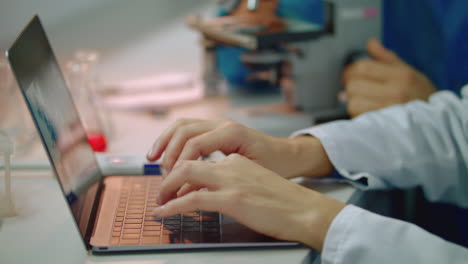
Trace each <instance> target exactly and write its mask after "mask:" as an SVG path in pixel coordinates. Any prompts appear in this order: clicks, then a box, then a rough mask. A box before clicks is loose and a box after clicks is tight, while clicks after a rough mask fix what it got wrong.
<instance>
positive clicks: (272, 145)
mask: <svg viewBox="0 0 468 264" xmlns="http://www.w3.org/2000/svg"><path fill="white" fill-rule="evenodd" d="M217 150H219V151H222V152H223V153H224V154H226V155H229V154H232V153H237V154H240V155H242V156H245V157H247V158H249V159H250V160H253V161H255V162H256V163H258V164H260V165H261V166H263V167H265V168H267V169H269V170H272V171H274V172H275V173H277V174H279V175H281V176H283V177H285V178H291V177H295V176H323V175H327V174H329V173H331V171H332V166H331V164H330V161H329V160H328V157H327V155H326V153H325V151H324V150H323V147H322V146H321V144H320V143H319V142H318V140H317V139H315V138H313V137H302V138H295V139H287V138H276V137H272V136H269V135H266V134H263V133H261V132H258V131H255V130H253V129H250V128H247V127H245V126H243V125H240V124H238V123H236V122H233V121H230V120H194V119H183V120H178V121H177V122H175V123H174V124H173V125H172V126H170V127H169V128H168V129H167V130H166V131H165V132H164V133H163V134H162V135H161V136H160V137H159V139H158V140H157V141H156V143H155V144H154V146H153V147H152V148H151V150H150V151H149V153H148V155H147V158H148V160H150V161H154V160H157V159H159V158H160V157H161V155H162V154H163V152H165V155H164V158H163V160H162V163H161V165H162V167H163V168H164V169H165V171H166V172H170V171H171V170H172V169H173V166H174V164H175V163H176V162H177V161H181V160H196V159H198V158H199V157H201V156H207V155H209V154H210V153H212V152H214V151H217ZM186 188H189V189H187V190H192V189H198V188H197V187H196V186H192V187H188V186H187V187H186ZM182 191H183V192H184V193H185V188H184V189H183V190H182Z"/></svg>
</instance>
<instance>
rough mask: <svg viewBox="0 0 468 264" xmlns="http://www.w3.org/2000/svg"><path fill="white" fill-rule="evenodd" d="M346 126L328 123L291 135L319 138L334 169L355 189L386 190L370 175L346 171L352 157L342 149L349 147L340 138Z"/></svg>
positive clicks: (384, 185) (378, 180)
mask: <svg viewBox="0 0 468 264" xmlns="http://www.w3.org/2000/svg"><path fill="white" fill-rule="evenodd" d="M345 122H346V121H345ZM344 126H346V123H343V122H334V123H328V124H324V125H320V126H316V127H312V128H306V129H302V130H299V131H296V132H294V133H293V134H292V135H291V137H298V136H301V135H311V136H314V137H316V138H318V139H319V140H320V143H322V146H323V148H324V149H325V152H326V153H327V155H328V158H329V159H330V161H331V163H332V165H333V167H334V168H335V169H336V170H337V171H338V172H339V173H340V175H341V176H343V177H344V178H345V179H346V180H347V181H348V182H349V183H350V184H351V185H353V186H354V187H356V188H359V189H361V190H367V189H385V188H386V186H387V184H386V183H385V182H384V181H382V180H381V179H379V178H377V177H375V176H373V175H371V174H370V173H367V172H350V171H349V170H347V169H346V165H345V164H346V159H348V160H349V159H350V157H349V156H348V157H345V155H343V152H344V151H341V150H342V148H345V147H346V146H347V144H346V140H347V139H346V138H344V139H342V137H340V134H342V133H343V131H344V130H343V127H344Z"/></svg>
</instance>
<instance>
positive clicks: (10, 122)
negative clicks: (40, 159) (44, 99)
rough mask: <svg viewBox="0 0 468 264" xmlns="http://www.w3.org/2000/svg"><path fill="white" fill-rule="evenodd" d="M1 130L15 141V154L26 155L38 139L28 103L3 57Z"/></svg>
mask: <svg viewBox="0 0 468 264" xmlns="http://www.w3.org/2000/svg"><path fill="white" fill-rule="evenodd" d="M0 129H1V130H3V131H5V132H6V133H7V134H8V136H9V137H10V138H12V139H13V142H14V145H15V153H19V154H24V153H26V152H27V151H28V150H29V149H30V148H31V146H32V145H33V143H34V141H35V139H36V138H37V132H36V129H35V128H34V123H33V121H32V119H31V116H30V114H29V111H28V110H27V108H26V103H25V102H24V99H23V97H22V96H21V94H20V89H19V87H18V84H17V83H16V81H15V80H14V77H13V73H12V72H11V69H10V65H9V64H8V61H7V59H6V58H5V57H3V56H1V57H0Z"/></svg>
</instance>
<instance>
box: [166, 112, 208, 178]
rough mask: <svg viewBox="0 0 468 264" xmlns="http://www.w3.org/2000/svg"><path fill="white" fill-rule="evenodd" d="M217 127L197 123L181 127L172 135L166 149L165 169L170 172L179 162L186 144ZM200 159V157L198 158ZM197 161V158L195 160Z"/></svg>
mask: <svg viewBox="0 0 468 264" xmlns="http://www.w3.org/2000/svg"><path fill="white" fill-rule="evenodd" d="M214 127H215V123H214V122H208V121H205V122H197V123H192V124H188V125H185V126H180V127H179V128H178V129H177V130H176V131H175V132H174V133H173V135H172V137H171V140H170V142H169V143H168V145H167V147H166V153H165V154H164V159H163V162H162V165H163V167H164V169H166V170H168V171H170V170H171V169H172V167H173V166H174V163H175V162H176V161H177V159H178V157H179V155H180V152H181V151H182V149H183V148H184V146H185V144H186V142H187V141H188V140H189V139H190V138H193V137H195V136H198V135H200V134H203V133H205V132H207V131H210V130H212V129H213V128H214ZM197 158H198V157H197ZM194 159H196V158H194Z"/></svg>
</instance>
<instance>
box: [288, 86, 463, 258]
mask: <svg viewBox="0 0 468 264" xmlns="http://www.w3.org/2000/svg"><path fill="white" fill-rule="evenodd" d="M303 134H310V135H313V136H315V137H317V138H318V139H319V140H320V141H321V143H322V144H323V146H324V148H325V150H326V152H327V154H328V156H329V158H330V160H331V162H332V163H333V165H334V167H335V168H336V169H337V170H338V172H340V174H341V175H343V176H344V177H345V178H346V179H348V180H349V181H350V182H351V183H352V184H353V185H355V186H357V187H358V188H362V189H389V188H408V187H415V186H421V187H422V189H423V191H424V195H425V196H426V198H427V199H428V200H430V201H439V202H447V203H450V204H454V205H457V206H459V207H462V208H468V85H466V86H465V87H464V88H463V89H462V99H461V100H460V98H458V97H457V96H455V95H454V94H453V93H450V92H446V91H441V92H437V93H435V94H434V95H432V96H431V97H430V99H429V103H425V102H422V101H414V102H410V103H408V104H405V105H398V106H393V107H389V108H386V109H383V110H380V111H376V112H372V113H367V114H364V115H361V116H359V117H357V118H355V119H353V120H351V121H337V122H332V123H329V124H324V125H321V126H317V127H313V128H309V129H304V130H300V131H297V132H296V133H294V134H293V136H297V135H303ZM362 179H366V180H367V185H365V184H363V183H362V182H365V181H359V180H362ZM441 217H443V216H441ZM466 224H467V225H468V223H466ZM322 263H360V264H365V263H372V264H375V263H425V264H427V263H465V264H466V263H468V249H466V248H464V247H461V246H459V245H456V244H454V243H450V242H447V241H445V240H443V239H441V238H439V237H437V236H435V235H433V234H431V233H429V232H427V231H425V230H423V229H421V228H419V227H417V226H416V225H413V224H410V223H406V222H403V221H399V220H395V219H391V218H388V217H383V216H380V215H377V214H374V213H371V212H369V211H366V210H363V209H360V208H358V207H356V206H353V205H348V206H346V207H345V209H344V210H342V212H340V213H339V214H338V216H337V217H336V218H335V219H334V221H333V223H332V225H331V227H330V229H329V231H328V233H327V236H326V239H325V244H324V249H323V252H322Z"/></svg>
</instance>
